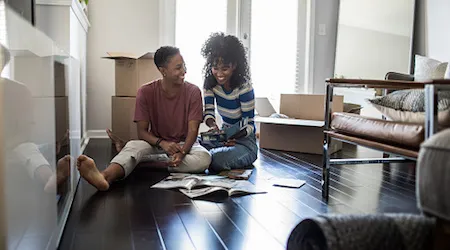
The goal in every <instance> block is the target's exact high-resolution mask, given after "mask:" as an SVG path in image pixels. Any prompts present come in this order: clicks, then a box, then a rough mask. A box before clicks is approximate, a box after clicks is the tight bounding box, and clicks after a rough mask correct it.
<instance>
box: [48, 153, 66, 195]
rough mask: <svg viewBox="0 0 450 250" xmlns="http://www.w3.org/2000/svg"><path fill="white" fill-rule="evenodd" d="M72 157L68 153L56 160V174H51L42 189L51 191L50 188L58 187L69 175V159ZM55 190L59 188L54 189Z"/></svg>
mask: <svg viewBox="0 0 450 250" xmlns="http://www.w3.org/2000/svg"><path fill="white" fill-rule="evenodd" d="M71 160H72V158H71V157H70V155H66V156H64V157H63V158H61V159H59V160H58V163H57V165H56V174H53V175H52V176H51V177H50V178H49V179H48V181H47V183H46V184H45V187H44V190H45V191H46V192H52V190H54V189H55V187H57V189H59V187H60V185H61V184H63V183H64V182H65V181H66V180H67V179H68V178H69V176H70V161H71ZM56 191H57V192H58V191H59V190H56Z"/></svg>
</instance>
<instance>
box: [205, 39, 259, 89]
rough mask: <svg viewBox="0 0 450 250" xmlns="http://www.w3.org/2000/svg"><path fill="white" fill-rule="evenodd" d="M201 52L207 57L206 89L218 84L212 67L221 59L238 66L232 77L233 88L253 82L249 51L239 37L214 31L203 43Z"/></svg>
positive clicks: (224, 62)
mask: <svg viewBox="0 0 450 250" xmlns="http://www.w3.org/2000/svg"><path fill="white" fill-rule="evenodd" d="M201 54H202V56H203V57H204V58H205V59H206V63H205V66H204V67H203V74H204V78H205V82H204V88H205V89H212V88H214V87H215V86H216V85H217V80H216V78H215V77H214V76H213V74H212V67H214V66H215V65H217V63H219V60H221V62H222V63H223V64H230V63H231V64H233V65H235V66H236V69H235V70H234V72H233V75H232V76H231V79H230V87H231V88H232V89H235V88H241V87H244V86H246V85H250V84H251V82H250V80H251V79H250V69H249V66H248V60H247V53H246V50H245V47H244V45H243V44H242V42H241V41H240V40H239V39H238V38H237V37H235V36H232V35H225V34H224V33H222V32H219V33H213V34H211V36H210V37H209V38H208V40H206V42H205V43H204V44H203V47H202V51H201Z"/></svg>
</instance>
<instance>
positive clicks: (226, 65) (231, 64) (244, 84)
mask: <svg viewBox="0 0 450 250" xmlns="http://www.w3.org/2000/svg"><path fill="white" fill-rule="evenodd" d="M201 54H202V56H203V57H204V58H205V59H206V63H205V66H204V69H203V70H204V105H205V106H204V121H205V123H206V125H207V126H208V127H209V128H211V130H219V127H218V126H217V124H216V117H215V113H216V105H217V111H218V113H219V114H220V116H221V117H222V120H223V125H222V129H225V128H227V127H230V126H232V125H234V124H236V123H238V122H241V121H244V120H247V121H248V124H247V125H245V126H246V127H245V129H243V130H241V131H240V132H239V133H238V135H237V136H235V139H233V140H229V141H227V142H226V143H225V145H224V146H220V147H215V148H212V147H211V146H209V147H208V146H207V145H204V146H205V147H207V148H208V149H209V152H210V153H211V156H212V161H211V164H210V167H209V170H211V171H213V172H220V171H224V170H230V169H239V168H251V167H253V165H252V164H253V162H254V161H255V160H256V159H257V157H258V146H257V145H256V137H255V131H256V128H255V122H254V116H255V94H254V91H253V87H252V85H251V81H250V69H249V65H248V60H247V55H246V50H245V48H244V45H243V44H242V42H241V41H240V40H239V39H238V38H237V37H235V36H231V35H225V34H223V33H214V34H212V35H211V36H210V37H209V38H208V40H207V41H206V42H205V44H204V45H203V48H202V50H201Z"/></svg>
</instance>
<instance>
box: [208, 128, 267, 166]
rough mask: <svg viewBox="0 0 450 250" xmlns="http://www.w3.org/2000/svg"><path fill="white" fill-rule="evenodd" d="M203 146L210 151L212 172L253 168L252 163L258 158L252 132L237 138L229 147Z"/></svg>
mask: <svg viewBox="0 0 450 250" xmlns="http://www.w3.org/2000/svg"><path fill="white" fill-rule="evenodd" d="M202 145H203V144H202ZM203 146H204V147H205V148H206V149H208V150H209V152H210V153H211V157H212V161H211V164H210V166H209V170H210V171H213V172H220V171H224V170H231V169H243V168H253V165H252V164H253V162H255V161H256V159H257V158H258V146H257V145H256V137H255V135H254V134H251V135H250V136H248V137H246V138H241V139H237V140H236V145H234V146H231V147H224V146H221V147H211V146H210V145H209V146H208V145H203Z"/></svg>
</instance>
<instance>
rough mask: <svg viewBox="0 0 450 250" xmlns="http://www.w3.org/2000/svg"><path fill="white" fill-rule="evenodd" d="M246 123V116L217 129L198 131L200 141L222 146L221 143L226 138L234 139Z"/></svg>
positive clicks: (226, 139) (244, 127)
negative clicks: (221, 128)
mask: <svg viewBox="0 0 450 250" xmlns="http://www.w3.org/2000/svg"><path fill="white" fill-rule="evenodd" d="M247 125H248V118H244V119H243V120H241V121H239V122H237V123H235V124H233V125H231V126H229V127H226V128H224V129H223V130H219V131H208V132H203V133H200V138H201V141H202V143H205V144H211V145H215V146H222V144H223V143H224V142H226V141H228V140H231V139H235V137H236V136H237V135H238V134H239V133H240V132H241V131H242V130H245V129H246V127H247Z"/></svg>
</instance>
